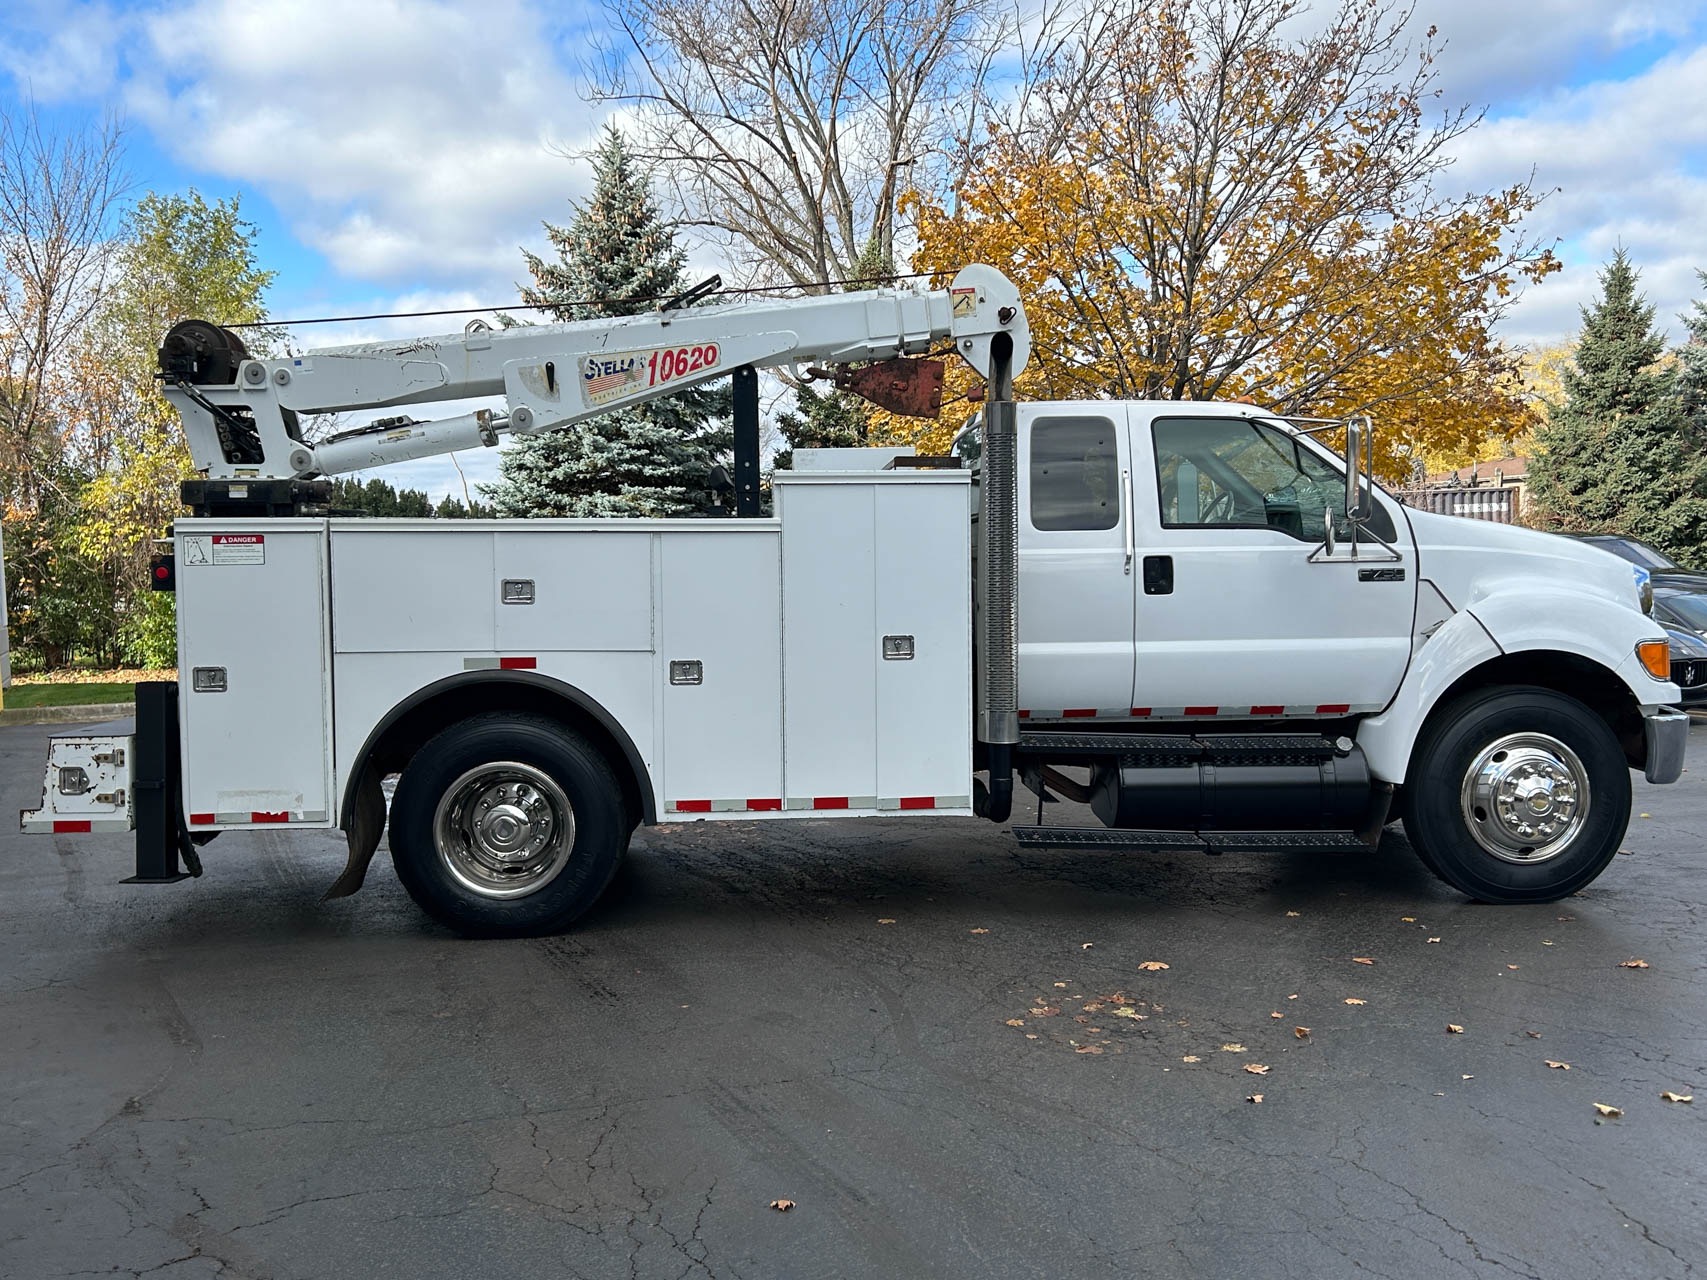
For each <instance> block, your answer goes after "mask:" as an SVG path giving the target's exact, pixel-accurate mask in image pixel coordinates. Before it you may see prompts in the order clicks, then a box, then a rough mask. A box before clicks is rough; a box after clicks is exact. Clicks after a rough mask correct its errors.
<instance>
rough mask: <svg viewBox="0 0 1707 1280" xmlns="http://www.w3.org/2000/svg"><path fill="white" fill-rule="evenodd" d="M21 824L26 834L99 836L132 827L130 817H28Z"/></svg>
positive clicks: (127, 829)
mask: <svg viewBox="0 0 1707 1280" xmlns="http://www.w3.org/2000/svg"><path fill="white" fill-rule="evenodd" d="M20 825H21V831H22V833H23V834H24V835H26V836H90V835H95V836H98V835H109V834H114V833H117V832H121V831H129V830H130V829H131V826H130V819H129V818H47V817H37V818H28V817H26V818H24V819H23V821H22V823H21V824H20Z"/></svg>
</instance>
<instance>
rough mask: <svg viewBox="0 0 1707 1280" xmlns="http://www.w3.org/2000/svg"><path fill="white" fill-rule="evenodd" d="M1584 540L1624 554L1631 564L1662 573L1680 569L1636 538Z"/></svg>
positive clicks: (1616, 553) (1606, 549)
mask: <svg viewBox="0 0 1707 1280" xmlns="http://www.w3.org/2000/svg"><path fill="white" fill-rule="evenodd" d="M1583 541H1584V542H1587V543H1590V544H1592V545H1593V546H1597V547H1599V548H1600V549H1601V550H1602V551H1610V552H1611V553H1612V554H1613V555H1615V556H1622V557H1623V558H1624V559H1626V560H1628V561H1629V562H1630V563H1631V564H1639V565H1641V566H1642V567H1643V568H1644V569H1658V570H1659V571H1660V572H1661V573H1676V572H1677V570H1678V566H1677V565H1675V564H1673V563H1672V562H1671V561H1670V560H1667V559H1666V558H1665V557H1664V556H1663V555H1661V554H1660V553H1659V552H1658V551H1655V550H1654V549H1653V548H1652V547H1650V546H1649V545H1648V544H1647V543H1645V542H1637V541H1636V540H1635V539H1634V538H1584V539H1583Z"/></svg>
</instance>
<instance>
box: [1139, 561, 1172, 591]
mask: <svg viewBox="0 0 1707 1280" xmlns="http://www.w3.org/2000/svg"><path fill="white" fill-rule="evenodd" d="M1173 593H1174V558H1173V557H1172V556H1145V557H1144V594H1145V595H1147V596H1171V595H1172V594H1173Z"/></svg>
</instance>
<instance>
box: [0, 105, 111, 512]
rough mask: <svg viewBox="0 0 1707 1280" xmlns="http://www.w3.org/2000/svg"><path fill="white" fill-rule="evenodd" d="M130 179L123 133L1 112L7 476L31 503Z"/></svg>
mask: <svg viewBox="0 0 1707 1280" xmlns="http://www.w3.org/2000/svg"><path fill="white" fill-rule="evenodd" d="M125 186H126V181H125V177H124V173H123V169H122V164H121V157H120V147H119V130H118V127H117V125H116V124H114V123H113V122H111V121H109V122H107V123H106V124H104V125H102V126H100V127H98V128H96V129H93V130H89V131H86V132H79V133H56V132H54V131H51V130H48V129H44V128H43V127H42V125H41V122H40V120H39V119H38V118H37V116H36V113H35V110H34V107H33V105H30V104H26V106H25V107H24V109H23V111H22V112H21V114H19V115H12V114H6V115H0V474H3V475H4V477H5V481H4V489H3V495H4V497H5V499H6V500H7V501H8V502H10V503H16V504H19V505H22V506H24V507H26V508H28V507H33V506H34V505H35V503H36V501H37V499H38V497H39V495H40V491H41V486H42V484H43V483H44V482H45V481H46V480H47V479H48V477H49V474H50V473H51V471H52V467H53V464H54V463H55V462H57V461H58V459H59V456H60V452H61V449H62V446H63V443H64V431H65V427H64V424H62V423H61V422H59V420H58V415H57V414H56V412H55V409H54V395H53V390H54V387H53V384H54V380H55V378H56V377H57V376H59V374H60V372H61V371H62V370H63V369H64V368H65V362H66V361H67V360H68V359H69V357H70V355H71V352H72V350H73V347H74V344H75V343H76V342H77V340H78V339H79V337H80V336H81V335H82V333H83V331H84V329H85V327H86V326H87V324H88V322H89V320H90V318H91V317H92V316H93V315H94V314H95V312H96V310H97V309H98V308H99V306H100V305H101V300H102V288H101V287H102V284H103V283H104V281H105V278H106V273H107V268H108V264H109V260H110V257H111V254H110V236H111V234H112V231H113V222H114V218H115V215H116V213H117V212H118V205H119V202H120V200H121V198H122V197H123V194H124V190H125Z"/></svg>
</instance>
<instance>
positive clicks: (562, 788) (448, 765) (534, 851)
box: [391, 712, 634, 937]
mask: <svg viewBox="0 0 1707 1280" xmlns="http://www.w3.org/2000/svg"><path fill="white" fill-rule="evenodd" d="M633 828H634V823H633V821H632V820H631V818H630V816H629V814H628V812H627V807H626V805H625V804H624V801H623V795H622V788H621V787H620V786H619V785H618V783H617V779H616V776H615V774H614V773H612V771H611V767H610V764H609V763H608V762H607V761H606V760H605V758H604V756H603V755H602V754H600V752H599V751H598V750H597V749H596V748H594V747H593V746H592V745H591V744H589V743H588V742H587V741H586V740H585V739H584V738H582V737H580V736H578V735H576V734H574V733H573V732H571V731H569V730H568V729H566V728H564V727H563V726H562V725H560V724H558V723H557V722H555V721H552V720H547V719H544V718H542V717H536V716H520V715H515V714H513V713H508V712H495V713H492V714H489V715H481V716H474V717H471V718H470V719H467V720H464V721H462V722H460V723H458V724H455V725H452V726H451V727H450V728H448V729H445V730H444V731H443V732H441V733H440V734H438V736H436V737H434V738H432V739H431V740H430V741H428V742H427V744H426V745H425V746H423V747H422V748H421V749H420V750H419V751H417V752H416V753H415V756H414V758H413V759H412V760H411V761H410V762H409V766H408V768H407V769H405V770H404V772H403V777H402V778H401V779H400V780H399V782H398V784H397V794H396V796H395V797H394V798H393V800H392V805H391V858H392V862H393V863H394V864H395V865H396V868H397V877H398V879H399V880H401V881H402V882H403V887H404V888H405V889H407V890H408V892H409V896H410V897H411V898H413V899H414V900H415V902H416V904H417V905H418V906H420V907H421V909H422V910H424V911H425V912H426V913H427V914H428V915H430V916H432V917H433V919H435V920H437V921H438V922H439V923H441V924H443V925H446V926H447V927H449V928H451V929H454V930H456V931H457V932H459V933H464V934H469V935H474V936H481V937H518V936H530V935H535V934H544V933H555V932H559V931H561V930H563V929H565V928H567V927H568V926H569V925H570V924H571V923H573V922H574V920H575V919H576V918H577V917H578V916H580V915H581V914H582V913H584V912H585V911H586V910H587V909H588V908H589V907H591V906H592V905H593V903H594V902H596V901H598V898H599V895H600V894H602V893H603V892H604V890H605V887H606V886H607V885H608V884H609V883H610V880H611V877H612V876H613V875H614V874H615V872H616V869H617V866H618V865H619V864H620V863H621V861H622V857H623V855H624V853H626V852H627V849H628V840H629V836H630V834H631V833H632V832H633Z"/></svg>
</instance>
